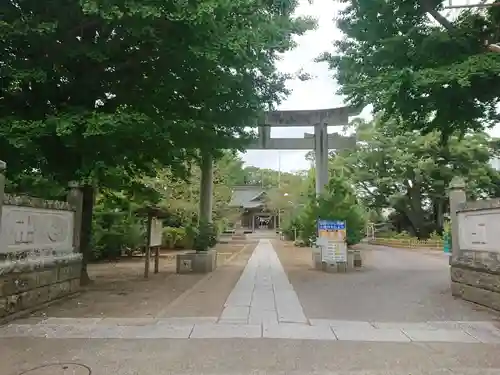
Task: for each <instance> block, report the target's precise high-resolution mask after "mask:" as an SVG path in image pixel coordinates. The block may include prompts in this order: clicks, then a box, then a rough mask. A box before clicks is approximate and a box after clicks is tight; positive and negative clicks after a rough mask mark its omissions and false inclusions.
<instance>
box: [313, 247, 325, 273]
mask: <svg viewBox="0 0 500 375" xmlns="http://www.w3.org/2000/svg"><path fill="white" fill-rule="evenodd" d="M312 261H313V267H314V269H315V270H323V262H322V261H321V252H319V253H318V252H315V251H313V253H312Z"/></svg>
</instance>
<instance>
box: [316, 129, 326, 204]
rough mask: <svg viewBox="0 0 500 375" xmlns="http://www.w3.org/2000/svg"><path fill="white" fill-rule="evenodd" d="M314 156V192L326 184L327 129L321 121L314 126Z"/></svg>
mask: <svg viewBox="0 0 500 375" xmlns="http://www.w3.org/2000/svg"><path fill="white" fill-rule="evenodd" d="M314 158H315V162H316V194H317V195H320V194H322V193H323V192H324V190H325V186H326V185H327V184H328V131H327V127H326V126H325V124H323V123H319V124H316V125H315V126H314Z"/></svg>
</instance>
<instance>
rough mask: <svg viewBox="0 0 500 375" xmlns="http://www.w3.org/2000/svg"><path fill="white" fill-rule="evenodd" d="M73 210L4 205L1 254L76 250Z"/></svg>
mask: <svg viewBox="0 0 500 375" xmlns="http://www.w3.org/2000/svg"><path fill="white" fill-rule="evenodd" d="M73 221H74V212H73V211H63V210H50V209H44V208H32V207H23V206H10V205H4V206H3V207H2V220H1V223H2V227H1V232H0V253H13V252H23V251H28V252H31V251H33V252H38V251H40V252H42V253H43V252H44V251H55V252H57V253H64V252H67V253H71V252H73Z"/></svg>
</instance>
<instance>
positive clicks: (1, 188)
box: [0, 160, 7, 246]
mask: <svg viewBox="0 0 500 375" xmlns="http://www.w3.org/2000/svg"><path fill="white" fill-rule="evenodd" d="M5 169H7V164H6V163H5V162H4V161H2V160H0V235H1V233H2V206H3V196H4V193H5V174H4V173H5ZM0 246H1V243H0Z"/></svg>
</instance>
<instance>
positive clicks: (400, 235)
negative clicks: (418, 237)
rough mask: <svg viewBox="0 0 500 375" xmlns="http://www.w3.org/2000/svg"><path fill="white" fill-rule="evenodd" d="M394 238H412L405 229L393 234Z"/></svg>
mask: <svg viewBox="0 0 500 375" xmlns="http://www.w3.org/2000/svg"><path fill="white" fill-rule="evenodd" d="M394 238H401V239H406V238H412V236H411V235H410V233H408V232H407V231H405V230H404V231H402V232H400V233H398V234H396V235H395V236H394Z"/></svg>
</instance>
